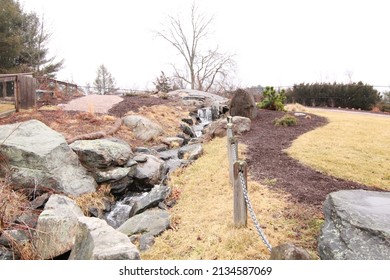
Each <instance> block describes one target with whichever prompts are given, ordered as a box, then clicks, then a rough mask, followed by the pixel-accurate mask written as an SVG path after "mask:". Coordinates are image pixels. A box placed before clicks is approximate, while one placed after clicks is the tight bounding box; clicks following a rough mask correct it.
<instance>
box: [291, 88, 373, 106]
mask: <svg viewBox="0 0 390 280" xmlns="http://www.w3.org/2000/svg"><path fill="white" fill-rule="evenodd" d="M286 96H287V102H289V103H291V102H292V103H294V102H297V103H300V104H302V105H306V106H313V107H316V106H328V107H341V108H355V109H359V108H360V109H362V110H371V109H372V108H373V107H374V106H375V104H377V103H378V102H379V101H380V100H381V96H380V94H379V92H378V91H377V90H376V89H374V88H373V86H371V85H367V84H363V82H358V83H350V84H342V83H341V84H340V83H333V84H331V83H313V84H308V83H307V84H304V83H301V84H298V85H297V84H296V85H294V86H293V88H290V89H288V90H287V91H286Z"/></svg>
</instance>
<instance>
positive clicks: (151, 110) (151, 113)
mask: <svg viewBox="0 0 390 280" xmlns="http://www.w3.org/2000/svg"><path fill="white" fill-rule="evenodd" d="M129 114H136V115H142V116H145V117H147V118H148V119H150V120H152V121H154V122H156V123H158V124H159V125H161V127H162V128H163V129H164V135H163V136H173V135H176V134H178V133H180V132H181V131H180V123H181V119H182V118H184V117H188V115H189V112H188V111H187V110H186V109H184V108H182V107H179V106H176V107H172V106H167V105H154V106H151V107H145V106H144V107H141V108H139V110H138V112H137V113H134V112H131V111H130V112H128V113H127V115H129Z"/></svg>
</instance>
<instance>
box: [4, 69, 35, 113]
mask: <svg viewBox="0 0 390 280" xmlns="http://www.w3.org/2000/svg"><path fill="white" fill-rule="evenodd" d="M0 88H1V92H0V101H1V103H9V104H10V103H13V104H14V106H15V110H16V112H19V110H20V109H30V108H33V107H35V106H36V89H37V80H36V79H35V78H33V77H32V75H31V74H23V73H21V74H0Z"/></svg>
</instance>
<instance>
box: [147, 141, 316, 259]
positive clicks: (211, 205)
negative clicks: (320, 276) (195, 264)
mask: <svg viewBox="0 0 390 280" xmlns="http://www.w3.org/2000/svg"><path fill="white" fill-rule="evenodd" d="M226 141H227V140H226V138H216V139H214V140H212V141H211V142H210V143H208V144H206V145H205V146H204V149H205V153H204V155H203V156H202V157H201V158H199V159H198V160H197V161H196V162H194V163H193V164H192V165H191V166H189V167H187V168H186V169H180V170H178V171H176V172H175V173H174V174H173V175H172V176H171V179H170V183H169V184H170V186H171V187H172V188H173V193H174V194H175V195H176V196H177V197H179V199H178V203H177V205H176V206H175V207H173V208H172V209H171V216H172V226H173V229H172V230H168V231H166V232H164V233H163V234H162V235H161V236H160V237H158V238H156V243H155V244H154V245H153V247H152V248H151V249H149V250H148V251H146V252H144V253H142V256H141V257H142V259H171V260H179V259H204V260H213V259H222V260H229V259H268V258H269V252H268V250H267V249H266V247H265V246H264V244H263V243H262V241H261V240H260V237H259V236H258V234H257V232H256V230H255V229H254V226H253V224H252V221H251V220H250V218H249V216H248V227H246V228H235V227H234V225H233V210H232V209H233V201H232V188H231V186H230V184H229V176H228V161H227V156H226V153H227V151H226ZM241 148H242V147H241ZM248 190H249V196H250V198H251V201H252V204H253V206H254V209H255V212H256V215H257V217H258V218H259V219H260V224H261V226H262V227H263V229H264V232H265V233H266V235H267V237H268V239H269V241H270V242H271V244H272V245H273V246H276V245H279V244H283V243H287V242H292V243H295V244H297V245H298V246H301V247H304V248H305V249H307V250H308V251H309V252H310V253H311V254H312V255H313V257H316V252H315V251H316V235H317V233H318V230H319V226H320V225H321V222H322V220H321V217H318V216H316V215H314V214H313V212H312V211H311V210H310V209H305V207H303V206H302V205H299V204H294V203H293V202H291V201H290V200H289V196H288V195H287V194H284V193H281V192H276V191H273V190H271V189H269V188H267V187H265V186H262V185H260V184H258V183H255V182H252V181H249V182H248Z"/></svg>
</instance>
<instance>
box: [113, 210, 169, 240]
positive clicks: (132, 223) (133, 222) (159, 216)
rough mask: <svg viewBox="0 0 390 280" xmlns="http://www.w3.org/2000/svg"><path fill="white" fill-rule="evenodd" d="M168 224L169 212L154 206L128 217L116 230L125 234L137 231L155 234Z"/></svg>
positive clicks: (128, 234)
mask: <svg viewBox="0 0 390 280" xmlns="http://www.w3.org/2000/svg"><path fill="white" fill-rule="evenodd" d="M169 226H170V217H169V212H168V211H165V210H161V209H155V208H154V209H150V210H146V211H145V212H142V213H141V214H139V215H136V216H134V217H132V218H130V219H128V220H127V221H126V222H125V223H124V224H123V225H121V226H120V227H119V228H118V229H117V230H118V231H119V232H122V233H124V234H126V235H127V236H131V235H133V234H137V233H140V234H149V235H153V236H157V235H159V234H161V233H162V232H163V231H165V230H166V229H168V228H169Z"/></svg>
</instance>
